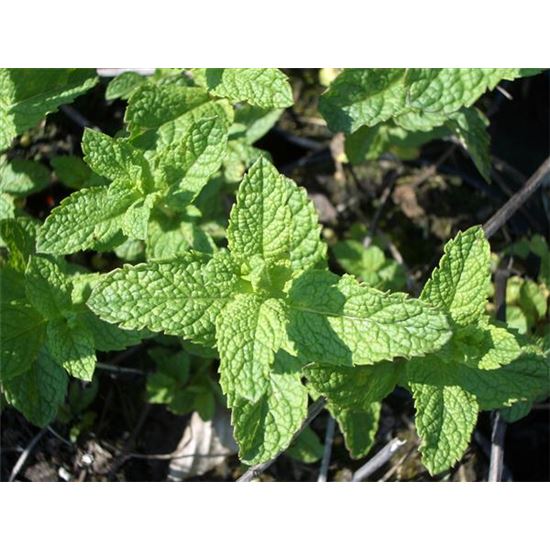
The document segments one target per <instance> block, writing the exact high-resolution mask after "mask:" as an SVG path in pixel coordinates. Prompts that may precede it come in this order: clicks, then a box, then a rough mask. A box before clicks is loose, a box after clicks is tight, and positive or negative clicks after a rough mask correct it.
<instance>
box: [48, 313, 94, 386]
mask: <svg viewBox="0 0 550 550" xmlns="http://www.w3.org/2000/svg"><path fill="white" fill-rule="evenodd" d="M46 347H47V348H48V352H49V353H50V355H51V356H52V358H53V359H54V360H55V361H57V362H58V363H59V364H60V365H61V366H62V367H63V368H64V369H65V370H66V371H67V372H68V373H69V374H70V375H71V376H74V377H75V378H80V379H81V380H91V379H92V376H93V373H94V370H95V364H96V357H95V347H94V338H93V335H92V333H91V332H90V331H89V330H88V328H87V327H86V326H83V325H81V324H80V323H79V322H78V320H77V319H72V320H67V319H62V318H61V319H56V320H52V321H50V322H49V323H48V326H47V330H46Z"/></svg>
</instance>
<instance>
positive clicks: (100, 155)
mask: <svg viewBox="0 0 550 550" xmlns="http://www.w3.org/2000/svg"><path fill="white" fill-rule="evenodd" d="M82 150H83V151H84V160H85V161H86V163H87V164H88V166H89V167H90V168H91V169H92V170H93V171H94V172H96V173H97V174H99V175H100V176H103V177H105V178H107V179H110V180H124V181H126V182H129V183H133V184H135V185H136V187H140V188H143V189H147V187H148V185H149V184H150V178H151V176H150V174H149V166H148V164H147V161H146V160H145V157H144V156H143V152H142V151H140V150H139V149H136V148H135V147H133V146H132V145H131V144H130V143H129V142H128V141H126V140H124V139H115V138H112V137H110V136H108V135H107V134H103V133H102V132H98V131H96V130H91V129H90V128H86V129H85V130H84V135H83V137H82Z"/></svg>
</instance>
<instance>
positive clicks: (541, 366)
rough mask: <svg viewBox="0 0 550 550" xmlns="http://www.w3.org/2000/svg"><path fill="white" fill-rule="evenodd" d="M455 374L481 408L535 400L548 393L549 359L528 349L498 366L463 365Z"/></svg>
mask: <svg viewBox="0 0 550 550" xmlns="http://www.w3.org/2000/svg"><path fill="white" fill-rule="evenodd" d="M456 375H457V380H458V383H459V384H460V385H461V386H462V387H463V388H464V389H465V390H467V391H468V392H470V393H471V394H473V395H475V396H476V398H477V400H478V402H479V407H480V409H481V410H492V409H498V408H501V407H508V406H510V405H513V404H514V403H517V402H531V401H535V400H537V399H539V398H544V397H545V396H546V395H547V394H548V393H549V392H550V359H548V358H546V357H544V356H543V355H538V354H536V353H531V352H529V351H527V352H526V353H523V354H522V355H521V356H519V357H518V358H517V359H515V360H513V361H511V362H510V363H509V364H507V365H504V366H502V367H501V368H499V369H491V370H478V369H472V368H467V367H463V368H461V369H459V370H458V372H457V373H456Z"/></svg>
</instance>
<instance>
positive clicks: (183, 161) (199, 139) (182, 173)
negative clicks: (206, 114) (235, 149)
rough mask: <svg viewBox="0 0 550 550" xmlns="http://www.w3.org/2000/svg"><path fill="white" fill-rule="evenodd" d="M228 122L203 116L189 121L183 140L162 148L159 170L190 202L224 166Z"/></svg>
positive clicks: (169, 183) (219, 118)
mask: <svg viewBox="0 0 550 550" xmlns="http://www.w3.org/2000/svg"><path fill="white" fill-rule="evenodd" d="M226 123H227V121H226V120H225V119H223V118H221V117H213V118H202V119H198V120H196V121H193V122H191V123H190V124H189V127H188V129H187V132H186V133H185V134H184V135H183V136H182V139H181V140H178V141H174V142H173V143H172V144H171V145H169V146H167V147H166V148H164V149H162V152H161V154H160V155H159V162H158V170H160V171H161V172H162V174H163V176H164V178H165V180H166V182H167V183H168V185H170V186H172V185H175V186H177V187H178V188H179V189H180V190H181V191H182V192H183V193H184V194H185V199H186V201H187V202H191V200H192V199H193V198H194V197H195V196H196V195H197V194H198V193H199V191H200V190H201V189H202V188H203V187H204V186H205V185H206V183H207V181H208V179H209V177H210V176H211V175H213V174H214V173H215V172H216V171H217V170H218V169H219V167H220V166H221V163H222V160H223V157H224V154H225V148H226V146H227V124H226Z"/></svg>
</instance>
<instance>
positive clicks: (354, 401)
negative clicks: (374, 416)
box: [305, 362, 402, 409]
mask: <svg viewBox="0 0 550 550" xmlns="http://www.w3.org/2000/svg"><path fill="white" fill-rule="evenodd" d="M401 371H402V367H401V366H399V365H398V364H397V363H390V362H381V363H377V364H376V365H369V366H357V367H354V368H353V369H343V368H341V367H332V366H328V365H313V366H311V367H307V368H306V369H305V373H306V376H307V380H308V382H309V384H310V385H311V386H312V387H313V388H314V390H315V392H316V393H317V394H320V395H323V396H324V397H326V398H327V400H328V402H329V404H331V405H334V406H335V407H336V408H350V409H365V408H367V407H368V406H369V405H370V404H371V403H374V402H377V401H382V399H384V397H386V396H387V395H388V394H390V393H391V392H392V391H393V390H394V388H395V386H396V384H397V382H398V380H399V378H400V376H401Z"/></svg>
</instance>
